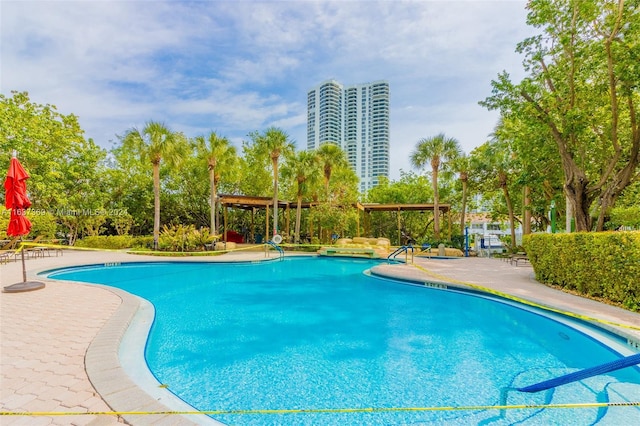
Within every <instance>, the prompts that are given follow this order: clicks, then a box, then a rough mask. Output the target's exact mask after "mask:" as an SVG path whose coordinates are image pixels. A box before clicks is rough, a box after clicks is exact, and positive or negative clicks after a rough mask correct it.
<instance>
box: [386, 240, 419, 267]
mask: <svg viewBox="0 0 640 426" xmlns="http://www.w3.org/2000/svg"><path fill="white" fill-rule="evenodd" d="M409 250H411V263H413V246H412V245H411V244H409V245H408V246H402V247H398V248H397V249H395V250H394V251H393V252H392V253H391V254H389V256H387V259H388V260H395V261H396V262H399V260H398V259H396V257H398V255H399V254H401V253H404V263H409Z"/></svg>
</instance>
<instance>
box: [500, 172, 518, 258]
mask: <svg viewBox="0 0 640 426" xmlns="http://www.w3.org/2000/svg"><path fill="white" fill-rule="evenodd" d="M499 179H500V187H501V188H502V193H503V194H504V201H505V203H506V204H507V211H508V212H509V226H510V228H511V249H512V250H514V249H515V248H516V216H515V214H514V212H513V203H512V202H511V195H509V188H508V186H507V176H506V174H504V173H500V176H499Z"/></svg>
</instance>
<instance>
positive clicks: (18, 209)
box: [2, 151, 44, 293]
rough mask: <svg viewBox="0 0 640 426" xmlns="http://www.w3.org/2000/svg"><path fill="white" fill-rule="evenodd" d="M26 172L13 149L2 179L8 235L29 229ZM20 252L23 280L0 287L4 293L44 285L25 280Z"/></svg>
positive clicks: (21, 233) (38, 287)
mask: <svg viewBox="0 0 640 426" xmlns="http://www.w3.org/2000/svg"><path fill="white" fill-rule="evenodd" d="M27 179H29V175H28V174H27V172H26V170H25V169H24V167H22V164H20V161H18V159H17V158H16V153H15V151H14V153H13V158H12V159H11V164H10V165H9V170H8V171H7V178H6V179H5V181H4V190H5V201H4V206H5V207H6V208H8V209H11V218H10V219H9V227H8V228H7V234H8V235H9V236H14V237H17V236H22V235H27V234H28V233H29V231H31V222H30V221H29V219H27V216H26V212H27V209H28V208H29V207H31V201H29V197H27ZM21 253H22V280H23V282H21V283H18V284H13V285H10V286H8V287H4V288H3V289H2V291H3V292H6V293H18V292H22V291H31V290H37V289H40V288H43V287H44V283H41V282H38V281H27V271H26V268H25V265H24V250H21Z"/></svg>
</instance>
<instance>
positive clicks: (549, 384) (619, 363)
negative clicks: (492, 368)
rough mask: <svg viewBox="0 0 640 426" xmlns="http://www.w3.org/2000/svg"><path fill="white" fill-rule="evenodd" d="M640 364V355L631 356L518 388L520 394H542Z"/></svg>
mask: <svg viewBox="0 0 640 426" xmlns="http://www.w3.org/2000/svg"><path fill="white" fill-rule="evenodd" d="M636 364H640V354H635V355H631V356H628V357H625V358H622V359H617V360H615V361H611V362H607V363H605V364H600V365H596V366H595V367H590V368H585V369H584V370H579V371H576V372H573V373H570V374H567V375H564V376H560V377H556V378H553V379H550V380H545V381H544V382H540V383H536V384H535V385H530V386H526V387H523V388H518V390H519V391H520V392H540V391H543V390H547V389H551V388H555V387H556V386H560V385H566V384H567V383H572V382H577V381H578V380H582V379H587V378H589V377H593V376H599V375H601V374H605V373H609V372H610V371H615V370H620V369H622V368H626V367H631V366H633V365H636Z"/></svg>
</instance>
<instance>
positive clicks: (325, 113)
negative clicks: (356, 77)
mask: <svg viewBox="0 0 640 426" xmlns="http://www.w3.org/2000/svg"><path fill="white" fill-rule="evenodd" d="M324 143H335V144H336V145H338V146H340V147H341V148H342V150H343V151H344V152H345V153H346V155H347V160H348V161H349V164H350V165H351V167H352V168H353V170H354V171H355V172H356V174H357V175H358V177H359V178H360V191H361V192H365V191H367V190H368V189H370V188H372V187H374V186H375V185H377V184H378V177H380V176H385V177H389V83H388V82H386V81H375V82H373V83H364V84H356V85H353V86H343V85H342V84H340V83H339V82H337V81H335V80H328V81H325V82H323V83H321V84H320V85H319V86H317V87H315V88H313V89H311V90H310V91H309V93H308V94H307V149H315V148H318V147H319V146H320V145H322V144H324Z"/></svg>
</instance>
